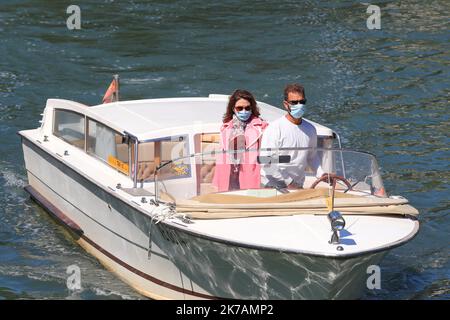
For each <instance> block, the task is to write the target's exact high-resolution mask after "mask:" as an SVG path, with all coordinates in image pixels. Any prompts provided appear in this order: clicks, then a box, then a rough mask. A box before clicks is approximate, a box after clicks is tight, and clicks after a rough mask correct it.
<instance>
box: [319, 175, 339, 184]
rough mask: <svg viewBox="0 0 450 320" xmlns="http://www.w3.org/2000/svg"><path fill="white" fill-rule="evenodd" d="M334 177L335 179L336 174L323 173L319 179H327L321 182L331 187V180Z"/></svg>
mask: <svg viewBox="0 0 450 320" xmlns="http://www.w3.org/2000/svg"><path fill="white" fill-rule="evenodd" d="M336 177H337V175H336V173H324V174H322V176H321V177H320V179H324V178H327V179H326V180H322V181H323V182H325V183H329V184H330V186H331V185H332V184H333V179H334V178H336Z"/></svg>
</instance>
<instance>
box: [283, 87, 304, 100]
mask: <svg viewBox="0 0 450 320" xmlns="http://www.w3.org/2000/svg"><path fill="white" fill-rule="evenodd" d="M289 92H296V93H298V94H300V95H302V96H303V97H305V98H306V96H305V88H304V87H303V86H302V85H301V84H298V83H290V84H288V85H287V86H286V87H284V100H286V101H287V99H288V94H289Z"/></svg>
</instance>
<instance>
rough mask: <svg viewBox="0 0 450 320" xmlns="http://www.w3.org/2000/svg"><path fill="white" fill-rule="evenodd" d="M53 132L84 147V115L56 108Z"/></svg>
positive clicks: (69, 141) (72, 143)
mask: <svg viewBox="0 0 450 320" xmlns="http://www.w3.org/2000/svg"><path fill="white" fill-rule="evenodd" d="M53 119H54V120H53V134H54V135H55V136H57V137H59V138H61V139H63V140H64V141H66V142H68V143H70V144H71V145H74V146H76V147H78V148H80V149H84V135H85V132H84V130H85V127H84V121H85V120H84V115H81V114H79V113H76V112H73V111H69V110H62V109H55V113H54V117H53Z"/></svg>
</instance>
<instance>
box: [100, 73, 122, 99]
mask: <svg viewBox="0 0 450 320" xmlns="http://www.w3.org/2000/svg"><path fill="white" fill-rule="evenodd" d="M114 101H119V76H117V75H115V76H114V79H113V81H111V84H110V85H109V87H108V90H106V93H105V95H104V96H103V103H110V102H114Z"/></svg>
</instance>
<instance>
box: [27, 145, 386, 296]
mask: <svg viewBox="0 0 450 320" xmlns="http://www.w3.org/2000/svg"><path fill="white" fill-rule="evenodd" d="M22 141H23V151H24V157H25V164H26V169H27V174H28V180H29V187H27V191H28V192H29V193H30V194H31V196H32V197H33V198H35V199H36V200H37V201H38V202H39V203H40V204H41V205H42V206H43V207H45V208H46V209H47V210H48V211H49V212H51V213H52V215H53V216H54V217H55V218H57V219H58V221H59V222H61V223H62V224H64V225H65V226H66V227H68V228H69V229H71V230H72V231H73V234H74V235H75V240H76V241H77V242H78V243H79V244H80V245H81V246H82V247H83V248H84V249H85V250H86V251H87V252H89V253H90V254H92V255H93V256H95V257H96V258H98V259H99V260H100V262H101V263H102V264H103V265H104V266H105V267H106V268H107V269H109V270H111V271H112V272H114V273H115V274H116V275H117V276H118V277H119V278H120V279H122V280H123V281H124V282H126V283H128V284H129V285H130V286H132V287H133V288H134V289H136V290H137V291H138V292H140V293H141V294H143V295H145V296H148V297H150V298H154V299H216V298H233V299H353V298H358V297H360V296H361V294H362V292H363V290H364V289H365V288H366V280H367V277H368V276H369V275H368V274H367V268H368V266H370V265H373V264H378V263H379V262H380V261H381V259H382V258H383V256H384V255H385V254H386V253H387V251H380V252H376V253H366V254H362V255H359V256H354V257H347V258H334V257H323V256H312V255H307V254H303V253H288V252H283V251H274V250H266V249H264V248H261V249H258V248H250V247H244V246H239V245H236V244H232V243H226V242H224V241H218V240H217V239H213V238H207V237H201V236H198V235H196V234H194V233H190V232H188V231H186V230H185V229H183V228H185V227H182V226H180V227H174V226H173V225H169V224H166V223H164V222H161V223H159V224H154V221H152V219H151V217H150V216H148V215H146V214H145V213H143V212H141V211H140V210H139V208H138V207H136V205H131V204H130V203H127V202H125V201H123V200H121V199H120V197H118V196H117V195H116V194H115V192H114V191H113V190H108V188H107V187H105V186H100V185H98V184H97V183H95V182H94V181H92V180H90V179H89V178H88V177H85V176H83V175H82V174H81V173H79V172H77V171H76V170H74V169H72V168H70V167H68V166H66V165H65V164H64V161H62V160H61V159H59V158H58V157H57V156H54V155H52V154H50V153H48V152H46V151H45V150H44V149H43V148H41V147H40V146H39V145H37V144H36V143H34V142H31V141H30V140H28V139H26V138H23V140H22ZM80 199H81V201H80Z"/></svg>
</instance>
